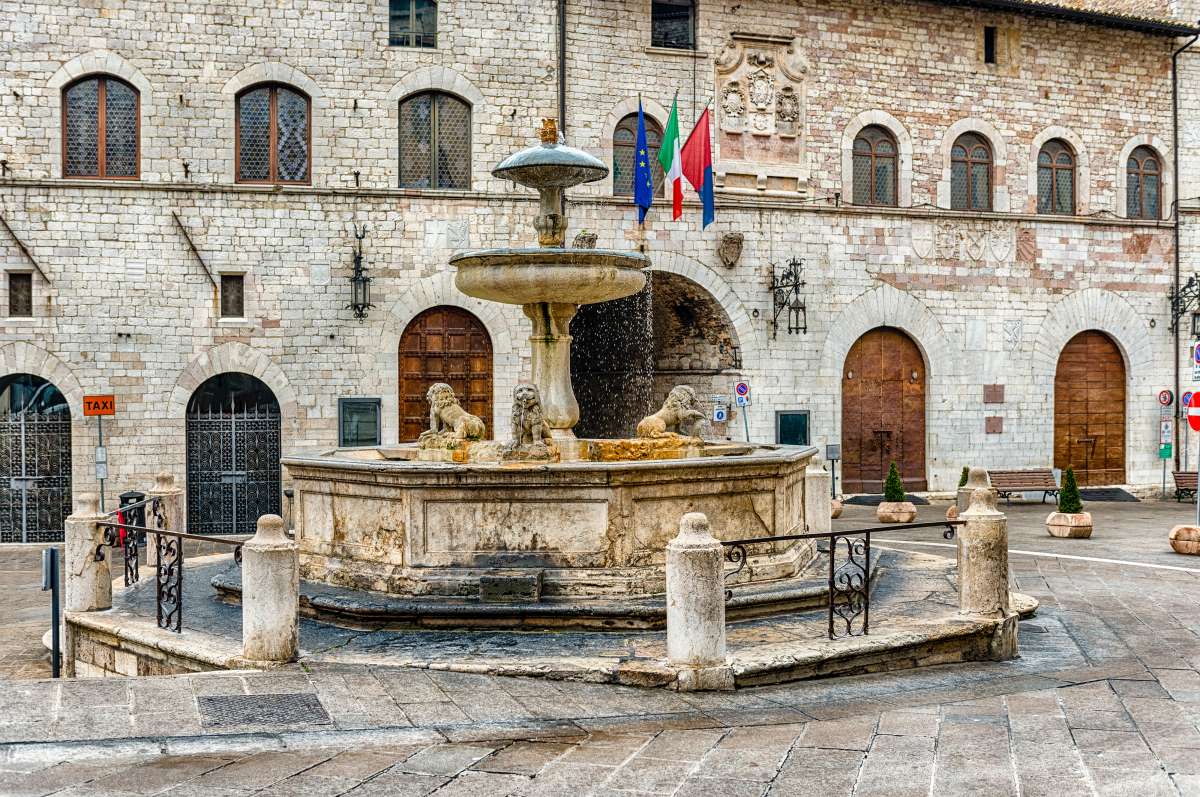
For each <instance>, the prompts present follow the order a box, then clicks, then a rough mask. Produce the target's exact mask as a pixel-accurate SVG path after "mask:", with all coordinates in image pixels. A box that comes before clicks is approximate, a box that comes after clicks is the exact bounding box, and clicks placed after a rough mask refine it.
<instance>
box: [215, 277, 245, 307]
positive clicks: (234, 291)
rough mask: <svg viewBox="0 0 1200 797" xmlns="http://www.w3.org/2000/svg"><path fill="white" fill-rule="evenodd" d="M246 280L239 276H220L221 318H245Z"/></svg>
mask: <svg viewBox="0 0 1200 797" xmlns="http://www.w3.org/2000/svg"><path fill="white" fill-rule="evenodd" d="M245 289H246V278H245V277H244V276H242V275H241V274H222V275H221V318H245V317H246V290H245Z"/></svg>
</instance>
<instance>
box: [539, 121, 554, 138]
mask: <svg viewBox="0 0 1200 797" xmlns="http://www.w3.org/2000/svg"><path fill="white" fill-rule="evenodd" d="M540 135H541V138H542V143H543V144H557V143H558V122H556V121H554V120H553V119H543V120H542V129H541V131H540Z"/></svg>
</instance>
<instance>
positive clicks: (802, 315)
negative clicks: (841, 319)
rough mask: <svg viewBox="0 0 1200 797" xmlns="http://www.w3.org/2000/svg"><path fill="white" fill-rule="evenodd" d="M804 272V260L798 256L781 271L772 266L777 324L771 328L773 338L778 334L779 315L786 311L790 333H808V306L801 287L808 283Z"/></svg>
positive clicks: (772, 291)
mask: <svg viewBox="0 0 1200 797" xmlns="http://www.w3.org/2000/svg"><path fill="white" fill-rule="evenodd" d="M803 273H804V261H803V260H797V259H796V258H792V259H791V260H789V261H788V264H787V266H786V267H785V268H784V269H783V271H781V272H776V271H775V267H774V266H772V267H771V295H772V297H773V299H772V301H773V304H774V311H775V326H774V327H773V328H772V330H771V337H772V338H774V337H775V336H776V334H778V332H779V316H780V315H782V314H783V313H785V312H786V313H787V318H788V325H787V331H788V334H789V335H795V334H796V333H797V332H799V333H800V334H802V335H807V334H808V307H807V306H806V305H805V303H804V297H803V296H802V295H801V289H803V288H804V286H805V285H807V284H808V283H806V282H805V281H804V279H803V277H802V275H803Z"/></svg>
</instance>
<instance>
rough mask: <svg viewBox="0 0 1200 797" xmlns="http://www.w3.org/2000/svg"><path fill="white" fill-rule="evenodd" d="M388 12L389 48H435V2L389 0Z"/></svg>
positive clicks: (431, 0)
mask: <svg viewBox="0 0 1200 797" xmlns="http://www.w3.org/2000/svg"><path fill="white" fill-rule="evenodd" d="M388 10H389V16H388V45H389V46H391V47H437V2H435V0H390V2H389V4H388Z"/></svg>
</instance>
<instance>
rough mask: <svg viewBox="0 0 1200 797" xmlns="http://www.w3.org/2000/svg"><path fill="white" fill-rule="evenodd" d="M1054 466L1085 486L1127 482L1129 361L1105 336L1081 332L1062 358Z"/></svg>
mask: <svg viewBox="0 0 1200 797" xmlns="http://www.w3.org/2000/svg"><path fill="white" fill-rule="evenodd" d="M1054 467H1056V468H1062V469H1063V470H1066V469H1067V468H1068V467H1072V468H1074V469H1075V479H1076V480H1077V481H1078V482H1079V484H1081V485H1086V484H1092V485H1096V484H1124V483H1125V360H1124V359H1123V358H1122V357H1121V351H1120V350H1119V349H1118V348H1117V344H1115V343H1114V342H1113V340H1112V338H1110V337H1108V336H1107V335H1105V334H1104V333H1103V332H1097V331H1095V330H1088V331H1087V332H1080V333H1079V334H1078V335H1076V336H1075V337H1073V338H1071V340H1070V342H1069V343H1067V345H1066V347H1065V348H1064V349H1063V350H1062V354H1060V355H1059V357H1058V370H1057V371H1056V372H1055V374H1054Z"/></svg>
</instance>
